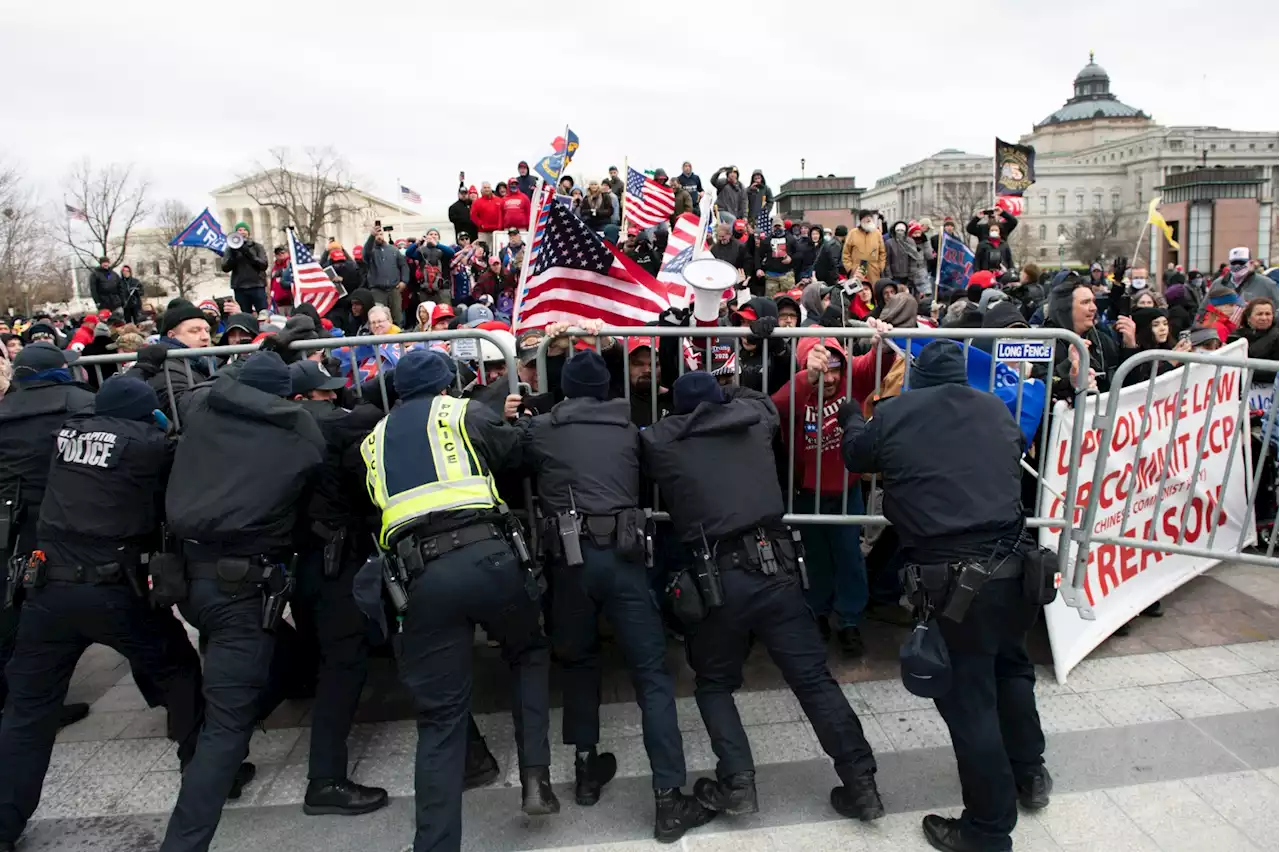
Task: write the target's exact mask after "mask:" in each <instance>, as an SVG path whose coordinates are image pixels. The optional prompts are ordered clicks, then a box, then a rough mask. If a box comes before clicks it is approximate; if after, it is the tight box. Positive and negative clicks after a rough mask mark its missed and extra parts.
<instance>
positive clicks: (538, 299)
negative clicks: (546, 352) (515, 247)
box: [513, 204, 670, 331]
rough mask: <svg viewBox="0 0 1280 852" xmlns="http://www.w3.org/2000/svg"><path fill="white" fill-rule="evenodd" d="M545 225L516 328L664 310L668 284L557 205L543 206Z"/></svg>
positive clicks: (612, 320)
mask: <svg viewBox="0 0 1280 852" xmlns="http://www.w3.org/2000/svg"><path fill="white" fill-rule="evenodd" d="M544 206H546V207H547V211H546V219H547V222H546V226H545V227H544V228H543V235H542V243H541V246H540V250H539V251H538V254H537V257H536V258H535V259H534V260H533V266H532V268H531V270H530V277H529V281H528V282H527V284H526V287H525V292H524V294H523V298H522V299H521V300H520V311H519V316H517V317H516V319H515V322H514V323H513V325H514V326H515V328H516V330H517V331H521V330H523V329H526V328H541V327H543V326H546V325H547V324H549V323H553V322H570V323H573V322H580V321H582V320H586V319H598V320H600V321H602V322H603V323H604V324H605V325H621V326H628V325H644V324H645V323H647V322H650V321H652V320H653V319H655V318H656V317H657V315H658V314H660V313H662V312H663V311H664V310H666V309H667V308H668V307H669V306H670V303H669V302H668V301H667V291H666V287H665V286H664V285H663V284H661V283H660V282H658V281H656V280H654V278H653V276H651V275H649V274H648V273H647V272H645V271H644V270H643V269H641V268H640V267H639V266H637V265H636V264H635V262H634V261H632V260H630V259H629V258H627V257H626V256H624V255H623V254H622V253H621V252H619V251H617V250H616V249H615V248H613V247H612V246H609V245H606V244H605V243H604V242H602V241H601V240H600V238H599V237H597V236H596V235H595V234H593V233H592V232H591V229H590V228H588V227H587V226H586V224H585V223H583V221H582V220H581V219H579V218H578V217H577V216H575V215H573V213H572V212H570V211H569V210H567V209H566V208H565V207H564V206H563V205H561V204H550V205H544Z"/></svg>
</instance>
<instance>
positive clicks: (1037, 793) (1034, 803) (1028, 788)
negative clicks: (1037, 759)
mask: <svg viewBox="0 0 1280 852" xmlns="http://www.w3.org/2000/svg"><path fill="white" fill-rule="evenodd" d="M1017 786H1018V804H1020V805H1022V806H1023V807H1024V808H1026V809H1027V810H1029V811H1038V810H1040V809H1041V808H1047V807H1049V794H1050V793H1052V792H1053V776H1051V775H1050V774H1049V770H1048V769H1046V768H1044V767H1043V766H1041V767H1040V771H1039V772H1037V773H1036V774H1035V775H1028V776H1027V777H1026V778H1020V779H1018V784H1017Z"/></svg>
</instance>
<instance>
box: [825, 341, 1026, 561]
mask: <svg viewBox="0 0 1280 852" xmlns="http://www.w3.org/2000/svg"><path fill="white" fill-rule="evenodd" d="M842 413H843V414H844V418H845V419H844V421H843V424H842V426H843V429H844V437H843V455H844V463H845V465H846V466H847V467H848V468H849V469H850V470H857V471H861V472H864V473H880V474H883V475H884V513H885V516H886V517H887V518H888V519H889V521H890V523H892V524H893V525H894V528H895V529H896V530H897V531H898V535H899V537H900V539H901V541H902V547H903V550H904V553H905V555H906V556H907V557H908V558H909V559H913V560H917V561H922V560H925V559H929V558H931V557H932V558H937V557H939V556H940V557H942V558H944V559H954V558H956V557H957V556H964V555H972V556H974V557H981V558H985V557H986V556H988V555H989V554H990V551H991V544H992V543H994V542H997V541H1000V540H1003V539H1008V538H1010V537H1011V536H1013V535H1015V534H1016V533H1017V531H1018V530H1019V528H1020V524H1021V522H1022V472H1021V470H1020V468H1019V460H1020V459H1021V458H1022V453H1023V441H1022V433H1021V432H1020V431H1019V429H1018V425H1017V423H1015V422H1014V419H1013V417H1012V416H1010V414H1009V409H1008V408H1006V407H1005V405H1004V403H1003V402H1001V401H1000V399H999V397H997V396H995V395H994V394H990V393H984V392H982V391H979V390H976V389H974V388H971V387H969V384H968V380H967V377H966V370H965V366H964V349H963V347H961V346H957V345H954V344H952V343H948V342H946V341H935V342H933V343H931V344H929V345H928V346H926V347H925V348H924V350H922V351H921V353H920V354H919V355H918V356H917V357H916V359H915V363H914V364H913V365H912V368H911V389H910V390H908V391H907V392H906V393H904V394H902V395H901V396H898V397H895V398H894V399H888V400H885V401H884V402H882V403H880V404H879V405H878V406H877V407H876V411H875V417H873V418H871V419H870V420H864V419H863V416H862V413H861V412H860V411H858V409H857V408H856V407H854V406H849V407H848V408H847V409H845V410H844V411H843V412H842ZM957 423H982V424H984V425H983V428H982V429H979V430H971V431H970V432H969V433H967V434H966V436H965V439H964V447H963V450H962V451H954V452H948V451H942V452H939V451H938V448H940V447H951V446H954V445H955V440H956V437H955V428H956V424H957Z"/></svg>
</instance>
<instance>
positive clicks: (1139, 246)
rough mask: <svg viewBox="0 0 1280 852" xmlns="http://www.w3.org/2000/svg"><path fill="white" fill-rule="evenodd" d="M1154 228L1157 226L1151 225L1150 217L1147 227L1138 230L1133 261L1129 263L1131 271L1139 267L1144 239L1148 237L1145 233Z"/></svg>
mask: <svg viewBox="0 0 1280 852" xmlns="http://www.w3.org/2000/svg"><path fill="white" fill-rule="evenodd" d="M1154 227H1155V225H1152V224H1151V219H1150V217H1149V216H1148V218H1147V227H1146V228H1139V229H1138V240H1137V242H1135V243H1134V244H1133V259H1132V260H1131V261H1129V268H1130V269H1132V268H1133V267H1135V266H1137V265H1138V252H1140V251H1142V238H1143V237H1144V236H1146V234H1144V233H1143V231H1147V230H1150V229H1151V228H1154Z"/></svg>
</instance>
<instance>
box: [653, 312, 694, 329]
mask: <svg viewBox="0 0 1280 852" xmlns="http://www.w3.org/2000/svg"><path fill="white" fill-rule="evenodd" d="M688 324H689V311H688V309H687V308H667V309H666V310H665V311H663V312H662V313H660V314H658V325H674V326H677V327H680V326H685V325H688Z"/></svg>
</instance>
